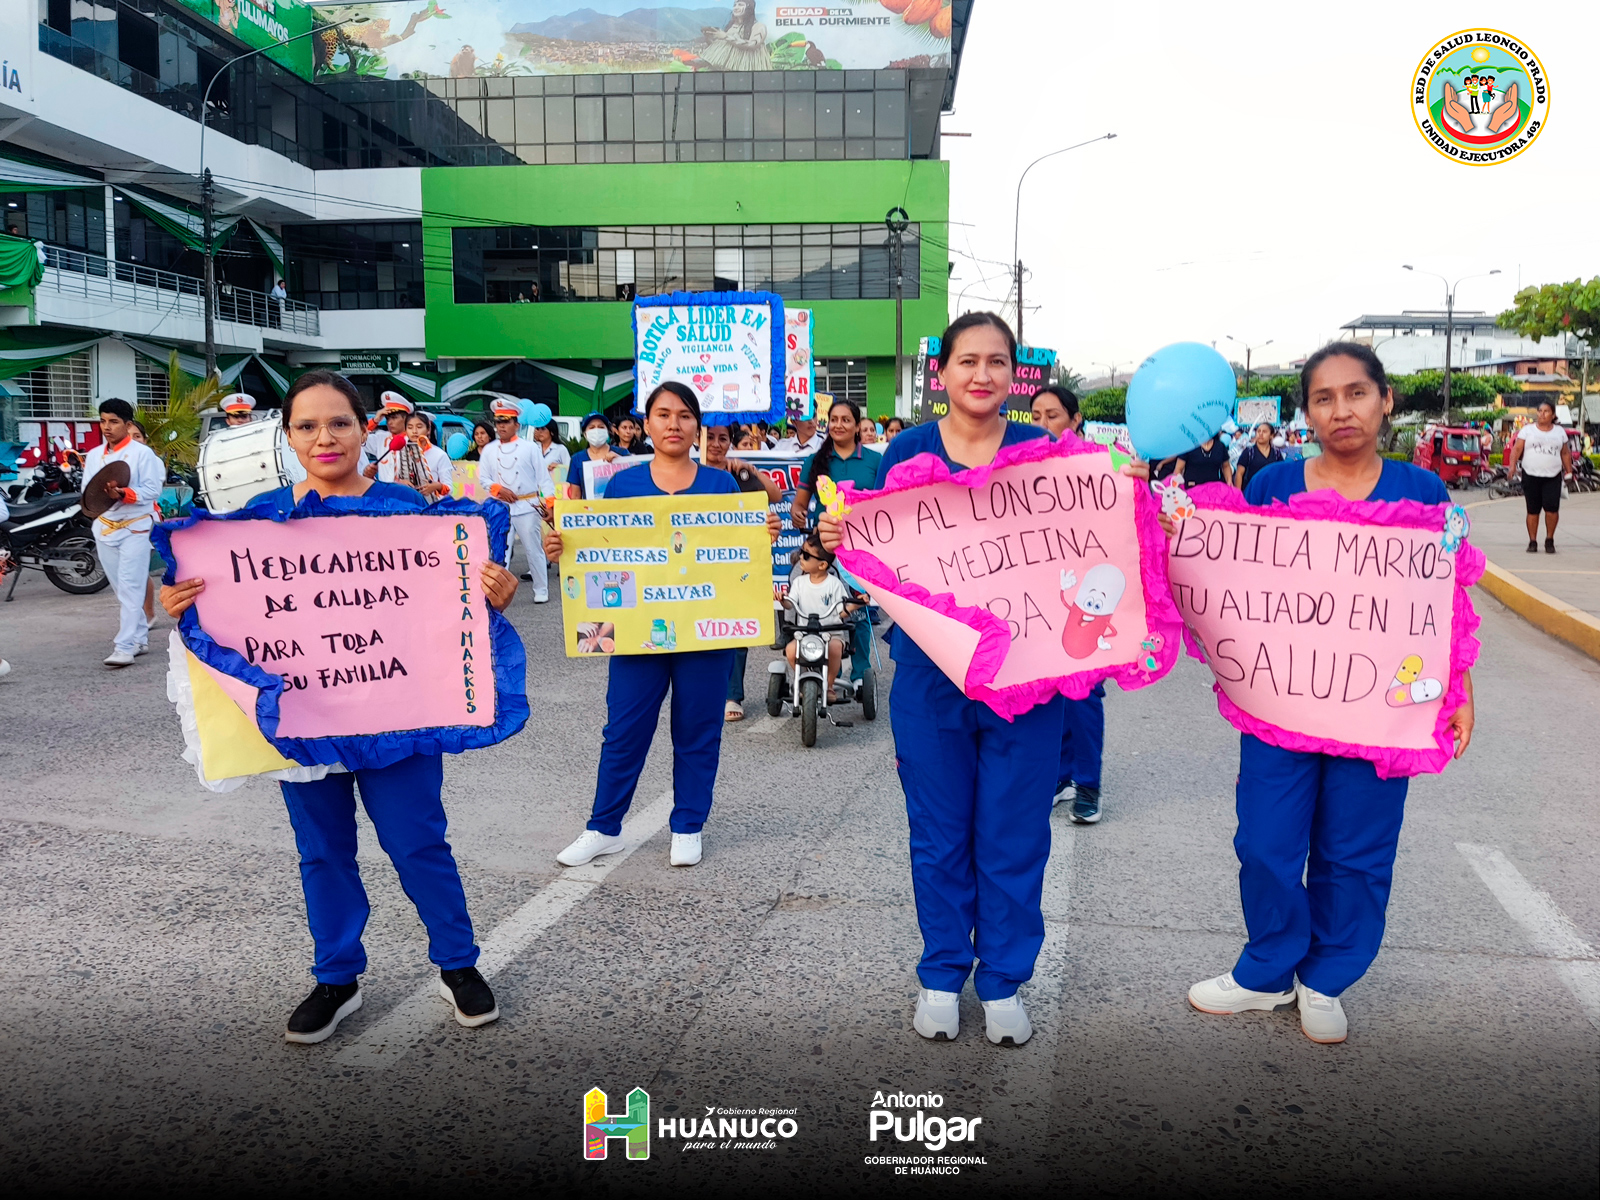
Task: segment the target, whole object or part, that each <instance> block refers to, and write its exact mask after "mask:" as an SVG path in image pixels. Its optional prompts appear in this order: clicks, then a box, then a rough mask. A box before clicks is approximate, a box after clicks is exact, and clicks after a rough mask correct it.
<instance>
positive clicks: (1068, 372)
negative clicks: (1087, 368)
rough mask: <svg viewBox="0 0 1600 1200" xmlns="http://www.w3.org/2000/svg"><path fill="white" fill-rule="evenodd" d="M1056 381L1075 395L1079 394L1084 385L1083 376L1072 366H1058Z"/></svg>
mask: <svg viewBox="0 0 1600 1200" xmlns="http://www.w3.org/2000/svg"><path fill="white" fill-rule="evenodd" d="M1056 382H1057V383H1059V384H1060V385H1061V386H1062V387H1064V388H1066V389H1067V391H1069V392H1071V393H1072V394H1073V395H1077V394H1078V390H1079V389H1080V388H1081V387H1083V376H1082V375H1079V374H1078V373H1077V372H1076V371H1074V370H1073V369H1072V368H1071V367H1058V368H1057V370H1056Z"/></svg>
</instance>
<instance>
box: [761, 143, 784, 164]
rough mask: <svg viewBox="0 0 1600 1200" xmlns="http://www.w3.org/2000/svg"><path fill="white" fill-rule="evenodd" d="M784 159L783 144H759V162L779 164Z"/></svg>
mask: <svg viewBox="0 0 1600 1200" xmlns="http://www.w3.org/2000/svg"><path fill="white" fill-rule="evenodd" d="M782 158H783V143H782V142H757V143H756V161H757V162H778V161H780V160H781V159H782Z"/></svg>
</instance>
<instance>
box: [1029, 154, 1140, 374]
mask: <svg viewBox="0 0 1600 1200" xmlns="http://www.w3.org/2000/svg"><path fill="white" fill-rule="evenodd" d="M1116 136H1117V135H1116V134H1114V133H1107V134H1103V135H1101V136H1100V137H1097V138H1090V139H1089V141H1087V142H1076V143H1074V144H1073V145H1071V146H1063V147H1061V149H1059V150H1052V151H1050V153H1049V154H1041V155H1040V156H1039V157H1038V158H1036V159H1034V160H1033V161H1032V162H1031V163H1029V164H1028V165H1027V166H1026V167H1024V168H1022V177H1021V178H1020V179H1018V180H1017V202H1016V205H1015V211H1014V212H1013V213H1012V216H1011V261H1012V262H1014V263H1016V264H1017V341H1018V343H1019V344H1020V343H1021V341H1022V252H1021V250H1019V249H1018V247H1019V245H1020V242H1019V240H1018V239H1019V238H1020V237H1021V231H1022V184H1023V181H1024V180H1026V179H1027V178H1028V172H1029V171H1031V170H1033V169H1034V168H1035V167H1037V166H1038V165H1039V164H1040V163H1042V162H1043V161H1044V160H1045V159H1047V158H1054V157H1055V156H1056V155H1058V154H1065V153H1066V152H1067V151H1068V150H1076V149H1077V148H1078V147H1079V146H1087V145H1089V144H1090V143H1091V142H1109V141H1110V140H1111V139H1112V138H1114V137H1116Z"/></svg>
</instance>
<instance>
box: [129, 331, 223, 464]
mask: <svg viewBox="0 0 1600 1200" xmlns="http://www.w3.org/2000/svg"><path fill="white" fill-rule="evenodd" d="M167 387H168V392H167V405H166V408H164V409H150V410H147V411H144V412H141V413H140V414H139V420H140V421H142V422H143V423H144V428H145V434H146V436H148V437H149V439H150V449H152V450H154V451H155V452H156V453H157V454H158V455H160V457H161V459H162V460H163V461H164V462H165V463H166V464H167V468H168V469H169V470H170V469H172V468H173V467H182V468H185V469H187V470H193V469H194V465H195V460H196V459H197V458H199V456H200V414H201V412H203V411H204V410H205V409H207V408H211V407H213V406H214V405H215V404H216V403H217V399H218V397H219V396H220V395H221V394H222V384H221V382H220V381H219V380H218V379H217V377H216V376H215V375H213V376H211V377H210V378H209V379H204V380H201V379H196V378H195V377H194V376H193V375H190V374H188V373H186V372H185V371H184V370H183V368H182V367H180V366H178V352H177V351H176V350H174V351H173V352H172V357H171V358H169V359H168V360H167Z"/></svg>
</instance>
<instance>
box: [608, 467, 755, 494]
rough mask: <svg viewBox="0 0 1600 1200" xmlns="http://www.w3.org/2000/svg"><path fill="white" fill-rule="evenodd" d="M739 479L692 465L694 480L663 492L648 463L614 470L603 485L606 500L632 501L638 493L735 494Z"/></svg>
mask: <svg viewBox="0 0 1600 1200" xmlns="http://www.w3.org/2000/svg"><path fill="white" fill-rule="evenodd" d="M738 491H739V481H738V480H736V479H735V478H734V477H733V476H732V475H730V474H728V472H726V471H719V470H717V469H716V468H715V467H707V466H700V465H696V467H695V472H694V479H692V480H691V481H690V483H689V486H688V487H686V488H684V489H683V491H681V492H663V491H662V490H661V489H660V488H659V487H657V486H656V481H655V479H654V478H653V477H652V476H651V474H650V464H649V463H644V464H642V465H641V466H637V467H630V468H628V470H626V471H618V472H617V473H616V474H615V475H613V476H612V477H611V482H610V483H608V484H606V499H607V500H636V499H639V498H640V497H642V496H721V495H727V494H730V493H732V494H735V495H736V494H737V493H738Z"/></svg>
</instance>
